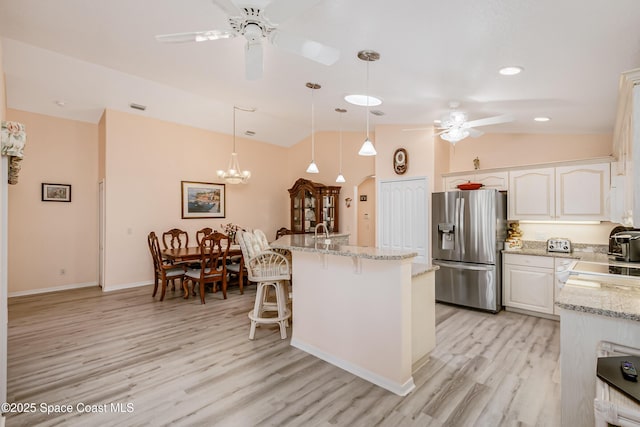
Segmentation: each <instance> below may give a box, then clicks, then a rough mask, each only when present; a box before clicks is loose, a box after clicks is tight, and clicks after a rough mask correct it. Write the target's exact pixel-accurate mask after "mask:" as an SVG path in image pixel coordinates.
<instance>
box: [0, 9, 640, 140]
mask: <svg viewBox="0 0 640 427" xmlns="http://www.w3.org/2000/svg"><path fill="white" fill-rule="evenodd" d="M273 1H274V2H276V1H277V2H279V3H283V2H288V1H293V0H273ZM233 2H234V3H236V4H239V5H246V4H249V5H253V6H256V7H259V8H265V7H268V5H269V3H271V2H270V1H268V0H247V1H246V2H241V1H239V0H233ZM309 3H310V4H311V7H310V8H308V9H306V10H303V11H302V12H301V13H299V14H297V15H295V16H293V17H292V18H291V19H288V20H286V21H285V22H282V23H280V26H279V27H278V30H279V31H283V32H288V33H290V34H295V35H298V36H301V37H304V38H307V39H311V40H315V41H318V42H321V43H323V44H325V45H328V46H332V47H335V48H337V49H339V50H340V58H339V60H338V61H337V62H336V63H335V64H333V65H331V66H326V65H322V64H319V63H316V62H314V61H311V60H309V59H306V58H304V57H301V56H297V55H294V54H292V53H289V52H287V51H285V50H282V49H279V48H276V47H275V46H273V45H271V44H269V43H265V45H264V74H263V76H262V78H261V79H258V80H247V79H246V78H245V65H244V45H245V39H244V38H243V37H235V38H231V39H225V40H215V41H208V42H204V43H182V44H163V43H159V42H157V41H156V40H155V38H154V36H155V35H158V34H169V33H180V32H187V31H200V30H209V29H216V28H229V23H228V20H227V18H226V15H225V13H224V12H223V11H222V10H221V9H220V8H219V7H218V6H216V5H215V4H213V3H212V2H211V1H210V0H181V1H177V0H109V1H87V0H56V1H50V0H0V37H2V39H3V40H2V45H3V56H4V57H3V62H4V69H5V74H6V85H7V104H8V107H9V108H16V109H22V110H27V111H34V112H38V113H43V114H50V115H54V116H60V117H67V118H74V119H78V120H84V121H91V122H97V120H98V119H99V117H100V114H101V112H102V111H103V109H104V108H111V109H117V110H122V111H129V112H131V113H134V114H141V115H146V116H151V117H156V118H160V119H163V120H169V121H175V122H179V123H185V124H188V125H192V126H196V127H201V128H206V129H212V130H216V131H221V132H226V133H231V132H232V117H233V116H232V114H233V106H234V105H238V106H245V107H255V108H257V111H256V112H255V113H240V115H238V132H239V133H240V132H244V131H245V130H252V131H254V132H255V133H256V135H255V136H254V138H255V139H257V140H260V141H265V142H269V143H273V144H278V145H283V146H290V145H293V144H295V143H296V142H298V141H300V140H301V139H303V138H304V137H306V136H308V134H309V132H310V123H311V112H310V111H311V109H310V108H311V107H310V105H311V93H310V90H309V89H308V88H307V87H306V86H305V84H306V83H307V82H315V83H319V84H320V85H322V88H321V89H320V90H318V91H316V92H315V94H314V103H315V112H316V120H315V124H316V130H335V129H337V128H338V123H339V117H338V113H336V112H335V111H334V109H335V108H337V107H341V108H346V109H347V110H348V112H347V113H346V114H345V115H344V116H343V123H344V124H343V126H344V129H345V130H354V131H364V128H365V117H366V116H365V114H366V113H365V109H364V107H356V106H353V105H350V104H347V103H346V102H345V101H344V99H343V98H344V96H345V95H347V94H351V93H360V94H362V93H364V92H365V89H366V88H365V80H366V79H365V76H366V64H365V63H364V62H363V61H361V60H359V59H358V58H357V56H356V55H357V52H358V51H360V50H363V49H371V50H375V51H377V52H379V53H380V60H379V61H377V62H372V63H370V65H369V93H370V94H372V95H375V96H378V97H379V98H381V99H382V100H383V104H382V105H380V106H378V107H375V108H374V109H375V110H379V111H381V112H383V113H384V115H383V116H370V118H371V122H372V126H375V125H377V124H403V125H407V126H408V127H412V126H424V125H430V124H432V123H433V120H434V119H437V118H439V117H440V116H441V115H442V114H443V113H445V112H447V109H448V104H449V102H450V101H459V102H460V108H461V109H462V110H464V111H466V112H467V113H468V115H469V118H470V119H478V118H483V117H487V116H494V115H499V114H507V113H508V114H512V115H513V116H515V119H516V120H515V121H514V122H512V123H507V124H501V125H495V126H491V127H487V128H485V129H484V130H486V131H490V132H527V133H610V132H612V129H613V123H614V118H615V109H616V107H615V105H616V99H617V88H618V79H619V76H620V73H621V72H623V71H626V70H629V69H633V68H638V67H640V25H638V22H639V20H640V2H639V1H637V0H611V1H606V2H605V1H602V0H586V1H585V0H582V1H579V0H536V1H533V0H476V1H468V0H448V1H434V0H401V1H389V0H349V1H346V0H318V1H309ZM506 65H518V66H521V67H523V68H524V71H523V72H522V73H521V74H519V75H516V76H510V77H506V76H501V75H499V74H498V69H499V68H501V67H502V66H506ZM130 103H137V104H143V105H146V106H147V110H146V111H144V112H138V111H136V110H132V109H130V108H129V104H130ZM58 104H64V105H62V106H61V105H58ZM536 116H548V117H550V118H551V120H550V121H549V122H546V123H537V122H534V121H533V118H534V117H536Z"/></svg>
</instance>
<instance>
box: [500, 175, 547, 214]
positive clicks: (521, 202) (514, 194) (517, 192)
mask: <svg viewBox="0 0 640 427" xmlns="http://www.w3.org/2000/svg"><path fill="white" fill-rule="evenodd" d="M554 172H555V170H554V168H543V169H527V170H519V171H512V172H509V191H510V193H509V197H508V199H509V200H508V204H509V219H514V220H515V219H528V220H543V221H549V220H553V219H554V217H555V183H554V181H555V173H554Z"/></svg>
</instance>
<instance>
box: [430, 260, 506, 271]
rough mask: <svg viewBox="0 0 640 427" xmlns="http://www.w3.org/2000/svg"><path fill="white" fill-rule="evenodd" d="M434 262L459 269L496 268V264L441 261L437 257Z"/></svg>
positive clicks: (481, 269)
mask: <svg viewBox="0 0 640 427" xmlns="http://www.w3.org/2000/svg"><path fill="white" fill-rule="evenodd" d="M433 264H434V265H439V266H441V267H448V268H455V269H458V270H474V271H491V270H495V268H496V266H495V265H494V264H486V265H485V264H466V263H460V262H450V261H440V260H437V259H434V260H433Z"/></svg>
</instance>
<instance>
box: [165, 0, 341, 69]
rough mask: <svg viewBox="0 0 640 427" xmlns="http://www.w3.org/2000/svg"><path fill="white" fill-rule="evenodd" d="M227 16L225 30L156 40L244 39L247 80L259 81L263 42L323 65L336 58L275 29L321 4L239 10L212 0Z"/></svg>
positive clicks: (279, 2)
mask: <svg viewBox="0 0 640 427" xmlns="http://www.w3.org/2000/svg"><path fill="white" fill-rule="evenodd" d="M212 1H213V3H214V4H215V5H217V6H218V7H219V8H220V9H221V10H222V11H223V12H225V13H226V14H227V16H228V21H229V26H230V28H228V29H214V30H209V31H193V32H188V33H176V34H164V35H158V36H156V40H158V41H160V42H163V43H186V42H201V41H209V40H219V39H229V38H233V37H236V36H244V38H245V39H246V40H247V43H246V47H245V72H246V77H247V79H248V80H256V79H259V78H260V77H262V48H263V45H262V44H263V40H265V39H266V40H268V41H269V42H270V43H271V44H273V45H274V46H276V47H278V48H280V49H284V50H286V51H289V52H291V53H295V54H297V55H301V56H303V57H305V58H308V59H311V60H313V61H316V62H319V63H321V64H324V65H332V64H334V63H335V62H336V61H337V60H338V58H339V57H340V51H339V50H337V49H335V48H333V47H330V46H326V45H324V44H322V43H319V42H316V41H313V40H308V39H305V38H302V37H299V36H296V35H293V34H289V33H287V32H285V31H281V30H279V29H278V25H279V24H280V23H282V22H285V21H286V20H287V19H289V18H291V17H292V16H295V15H297V14H299V13H301V12H303V11H304V10H306V9H309V8H311V7H312V6H314V5H315V4H317V3H319V2H320V1H321V0H272V1H271V2H267V4H266V6H264V7H262V6H261V5H264V4H265V2H264V0H253V1H255V2H257V3H259V4H257V5H252V4H250V3H251V1H252V0H241V1H246V2H247V3H248V4H245V5H243V6H237V5H235V4H234V3H233V2H232V1H231V0H212Z"/></svg>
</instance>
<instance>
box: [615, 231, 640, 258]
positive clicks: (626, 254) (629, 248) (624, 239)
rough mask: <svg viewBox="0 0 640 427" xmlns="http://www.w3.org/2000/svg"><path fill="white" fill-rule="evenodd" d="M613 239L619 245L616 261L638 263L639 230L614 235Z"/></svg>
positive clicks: (639, 255)
mask: <svg viewBox="0 0 640 427" xmlns="http://www.w3.org/2000/svg"><path fill="white" fill-rule="evenodd" d="M612 237H613V239H614V240H615V242H616V243H617V244H618V245H620V252H621V253H620V255H616V258H617V259H620V260H622V261H626V262H640V230H629V231H621V232H619V233H616V234H614V235H613V236H612Z"/></svg>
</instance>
